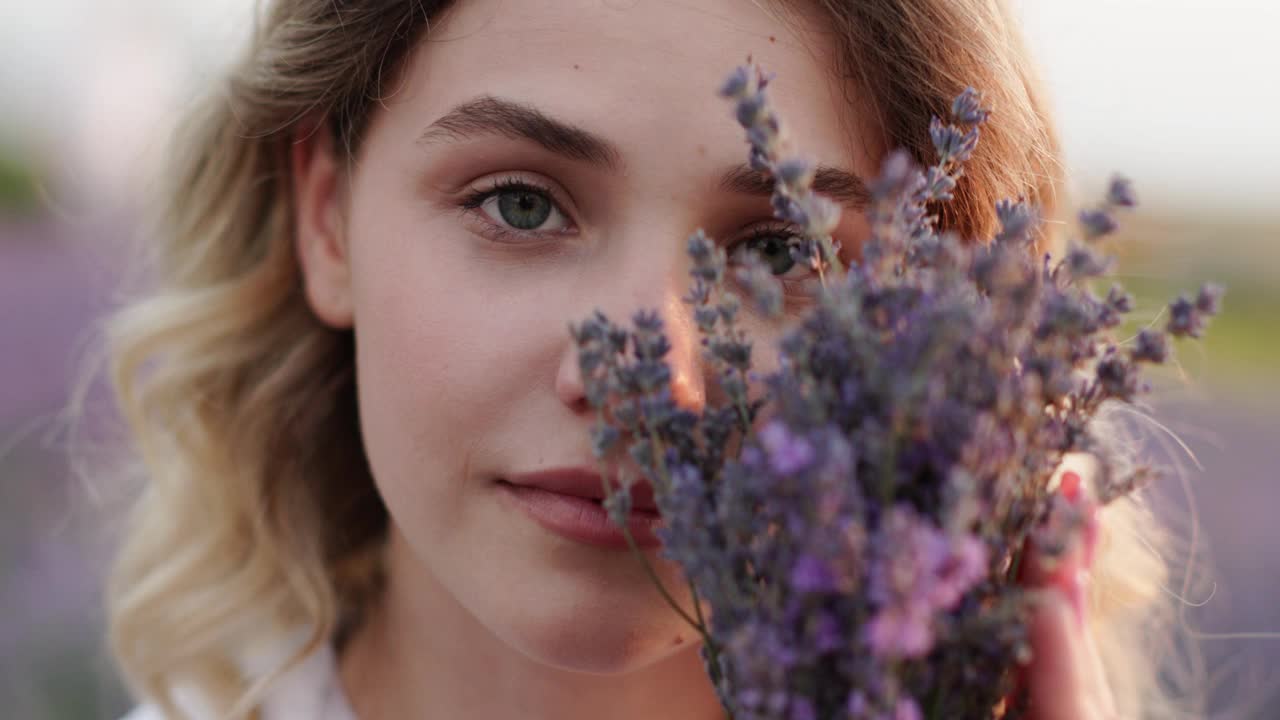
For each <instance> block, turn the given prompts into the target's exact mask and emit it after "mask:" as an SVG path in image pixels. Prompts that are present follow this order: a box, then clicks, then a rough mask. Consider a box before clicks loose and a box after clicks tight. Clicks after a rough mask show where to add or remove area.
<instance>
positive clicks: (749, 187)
mask: <svg viewBox="0 0 1280 720" xmlns="http://www.w3.org/2000/svg"><path fill="white" fill-rule="evenodd" d="M478 135H499V136H502V137H506V138H510V139H512V140H528V141H530V142H533V143H536V144H537V145H540V146H542V147H543V148H544V149H546V150H547V151H549V152H552V153H554V154H556V155H560V156H561V157H565V158H568V159H569V160H574V161H578V162H585V163H587V164H589V165H595V166H598V167H600V168H603V169H605V170H609V171H611V172H618V171H620V170H621V169H622V167H623V162H622V153H621V152H620V151H619V150H618V147H617V146H616V145H614V144H613V143H612V142H610V141H609V140H607V139H605V138H603V137H601V136H599V135H597V134H595V133H593V132H591V131H590V130H586V129H584V128H582V127H579V126H577V125H573V124H572V123H568V122H565V121H563V120H558V119H556V118H554V117H551V116H550V115H548V114H546V113H544V112H542V111H541V110H539V109H537V108H536V107H533V106H532V105H527V104H524V103H520V102H515V101H512V100H506V99H503V98H499V97H495V96H493V95H481V96H479V97H476V98H474V99H472V100H468V101H466V102H464V103H462V104H460V105H458V106H456V107H454V108H453V109H452V110H450V111H449V112H447V113H445V115H444V116H442V117H441V118H440V119H438V120H436V121H435V122H433V123H431V125H429V126H428V127H427V128H426V130H424V131H423V133H422V135H421V136H420V137H419V138H418V144H419V145H433V144H437V143H442V142H457V141H460V140H464V139H466V138H469V137H474V136H478ZM774 185H775V182H774V179H773V178H772V177H770V176H768V175H766V174H764V173H761V172H759V171H756V170H753V169H752V168H751V167H750V166H749V165H747V164H746V163H743V164H740V165H735V166H733V167H730V168H728V169H726V170H725V171H724V172H723V173H721V175H720V180H719V182H718V183H717V187H718V188H720V189H721V190H724V191H727V192H733V193H738V194H742V195H755V196H762V197H769V196H770V195H772V194H773V188H774ZM813 190H814V191H815V192H817V193H820V194H823V195H827V196H828V197H830V198H832V199H833V200H836V201H837V202H840V203H842V204H844V205H850V206H853V207H855V208H863V207H865V206H866V205H867V204H868V202H869V201H870V198H871V193H870V191H869V190H868V189H867V185H866V182H864V181H863V179H862V178H861V177H859V176H858V175H856V174H854V173H852V172H849V171H847V170H841V169H840V168H835V167H830V166H826V165H819V166H818V167H817V169H816V171H815V173H814V179H813Z"/></svg>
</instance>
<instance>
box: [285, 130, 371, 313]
mask: <svg viewBox="0 0 1280 720" xmlns="http://www.w3.org/2000/svg"><path fill="white" fill-rule="evenodd" d="M289 164H290V171H291V173H292V177H293V198H292V200H293V221H294V222H293V226H294V249H295V252H296V253H297V258H298V263H299V270H300V271H301V273H302V279H303V287H304V289H305V292H306V298H307V304H308V305H310V307H311V310H312V312H314V313H315V314H316V317H318V318H319V319H320V321H321V322H323V323H325V324H326V325H329V326H331V327H335V328H339V329H346V328H350V327H351V326H352V324H353V321H354V315H355V313H354V307H353V303H352V297H351V295H352V293H351V264H350V254H349V252H348V250H349V248H348V243H347V236H346V224H345V222H344V216H345V208H344V207H343V193H342V192H341V190H342V186H341V182H342V174H341V169H340V163H339V161H338V158H337V157H336V154H335V152H334V144H333V139H332V137H331V136H330V134H329V130H328V128H327V126H326V124H325V123H323V122H316V123H304V124H302V125H301V126H300V127H299V128H298V130H296V131H295V132H294V134H293V137H292V142H291V144H290V147H289Z"/></svg>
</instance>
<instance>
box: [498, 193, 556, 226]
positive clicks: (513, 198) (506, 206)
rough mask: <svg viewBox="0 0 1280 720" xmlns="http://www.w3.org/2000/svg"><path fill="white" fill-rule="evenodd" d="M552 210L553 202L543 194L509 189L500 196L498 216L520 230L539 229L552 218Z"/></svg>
mask: <svg viewBox="0 0 1280 720" xmlns="http://www.w3.org/2000/svg"><path fill="white" fill-rule="evenodd" d="M551 210H552V206H551V201H550V200H549V199H548V198H547V197H546V196H545V195H542V194H541V193H536V192H530V191H528V190H522V189H508V190H503V191H501V193H500V194H499V195H498V214H499V215H500V216H501V217H502V220H503V221H505V222H506V223H508V224H510V225H511V226H512V227H514V228H516V229H518V230H533V229H535V228H537V227H538V226H539V225H541V224H542V223H544V222H546V221H547V218H549V217H551Z"/></svg>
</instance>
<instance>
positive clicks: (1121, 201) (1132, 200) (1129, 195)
mask: <svg viewBox="0 0 1280 720" xmlns="http://www.w3.org/2000/svg"><path fill="white" fill-rule="evenodd" d="M1107 202H1108V203H1110V204H1112V205H1118V206H1120V207H1133V206H1135V205H1137V204H1138V199H1137V196H1135V195H1134V194H1133V185H1132V184H1131V183H1130V182H1129V179H1128V178H1125V177H1122V176H1120V175H1117V176H1115V177H1113V178H1111V184H1110V186H1108V187H1107Z"/></svg>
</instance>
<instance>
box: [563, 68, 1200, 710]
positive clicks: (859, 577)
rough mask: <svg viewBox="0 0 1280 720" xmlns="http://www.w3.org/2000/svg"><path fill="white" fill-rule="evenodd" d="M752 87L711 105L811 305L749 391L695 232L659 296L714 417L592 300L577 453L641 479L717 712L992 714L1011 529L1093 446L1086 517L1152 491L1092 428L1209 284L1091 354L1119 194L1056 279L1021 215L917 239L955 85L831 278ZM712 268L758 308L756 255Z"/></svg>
mask: <svg viewBox="0 0 1280 720" xmlns="http://www.w3.org/2000/svg"><path fill="white" fill-rule="evenodd" d="M770 79H771V78H770V77H768V76H766V75H765V74H764V73H763V72H762V71H761V70H760V69H759V68H758V67H757V66H754V65H747V66H743V67H739V68H737V69H736V70H735V71H734V72H733V74H732V75H731V76H730V77H729V78H728V80H727V81H726V82H725V84H724V86H723V87H722V88H721V90H720V94H721V95H722V96H723V97H726V98H728V99H730V100H732V101H733V103H734V104H735V110H736V114H737V118H738V121H739V122H740V123H741V125H742V126H743V127H744V128H745V130H746V134H747V139H748V141H749V144H750V162H751V165H752V167H753V168H755V169H756V170H758V171H760V172H762V173H767V174H768V175H770V176H772V177H773V178H775V179H776V181H777V182H776V184H775V187H776V191H775V194H774V196H773V207H774V209H775V211H776V215H777V216H778V217H779V218H781V219H783V220H785V221H788V222H790V223H793V224H794V225H795V226H797V227H798V228H801V230H802V232H801V234H800V235H799V236H798V238H799V242H797V243H796V244H795V246H794V247H793V248H791V250H790V252H791V253H792V259H793V260H794V261H796V262H803V263H807V264H808V265H809V267H812V268H813V269H814V270H816V271H817V273H818V274H819V277H820V278H821V283H820V286H819V287H818V288H817V289H816V291H815V296H816V297H815V303H814V305H813V307H812V308H811V309H810V310H809V311H808V313H807V314H806V315H804V316H803V317H802V318H801V319H800V320H799V321H797V322H795V323H794V325H792V326H790V327H788V328H787V332H786V334H785V335H784V336H783V339H782V341H781V343H780V345H779V348H778V351H779V365H778V370H777V371H776V372H773V373H770V374H769V375H768V376H767V377H764V378H760V377H759V376H758V375H757V374H756V373H755V372H754V371H753V370H752V363H751V354H752V343H751V342H750V340H749V339H748V338H747V337H746V334H745V333H744V331H743V330H742V329H741V328H740V327H739V323H738V314H739V312H740V310H741V303H742V300H741V299H739V298H738V297H737V296H736V295H735V294H733V293H732V292H730V291H729V290H727V289H726V287H725V283H724V278H725V273H726V260H725V252H724V250H723V249H721V248H719V247H717V246H716V245H715V244H714V243H713V242H712V241H711V240H710V239H709V238H707V237H706V236H705V235H704V234H703V233H702V231H701V230H699V231H697V232H695V233H694V234H693V235H692V237H690V238H689V239H688V245H687V249H688V253H689V255H690V257H691V258H692V260H693V270H692V276H693V278H694V286H693V289H692V291H691V293H690V295H689V296H687V297H686V298H685V302H686V303H688V304H690V305H692V309H693V312H694V315H695V318H696V321H697V324H698V327H699V329H700V331H701V333H702V334H703V340H702V343H703V345H704V347H705V351H704V352H705V356H706V358H707V360H708V362H710V363H711V364H712V366H713V367H714V369H715V371H716V374H717V376H718V380H719V384H720V387H721V389H722V390H723V396H724V397H725V398H726V401H725V402H724V403H723V404H720V405H711V404H708V406H707V407H706V408H705V409H704V410H702V412H701V414H698V413H693V412H690V411H688V410H685V409H682V408H679V407H677V406H676V404H675V403H674V402H673V400H672V396H671V393H670V387H669V381H670V369H669V367H668V366H667V364H666V363H665V362H664V360H663V356H664V355H665V354H666V352H667V351H668V349H669V344H668V341H667V339H666V337H665V336H664V335H663V334H662V323H661V321H660V319H659V317H658V315H657V314H656V313H654V312H646V311H642V312H639V313H637V314H636V315H635V316H634V318H633V320H632V322H633V325H634V329H633V330H630V331H628V330H626V329H624V328H622V327H620V326H617V325H615V324H613V323H612V322H611V321H610V320H609V319H608V318H607V317H605V316H604V315H603V314H601V313H600V312H599V311H597V312H596V313H595V314H594V316H593V317H591V318H590V319H588V320H586V321H585V322H583V323H581V324H580V325H578V326H576V327H575V326H573V325H571V326H570V331H571V332H572V334H573V337H574V339H575V341H576V343H577V345H578V349H579V355H578V359H579V365H580V368H581V370H582V374H583V377H584V380H585V383H586V389H587V396H588V399H589V402H590V403H591V405H592V406H593V407H594V408H595V409H596V411H597V418H598V422H597V423H596V425H595V427H594V428H593V431H592V441H593V448H594V452H595V455H596V457H597V458H598V459H599V460H600V462H601V463H602V465H608V464H610V463H612V462H613V461H614V460H616V459H617V458H618V454H619V453H620V452H621V451H622V448H623V446H625V447H626V451H627V453H628V454H629V457H630V459H631V460H632V461H633V462H634V465H635V466H636V467H637V468H638V469H639V471H640V472H641V473H642V474H643V475H644V476H645V477H646V478H647V479H648V480H649V481H650V482H651V483H652V484H653V486H654V492H655V499H656V503H657V505H658V508H659V511H660V514H661V517H662V519H663V525H662V527H661V528H660V529H659V530H658V535H659V537H660V538H661V540H662V542H663V549H662V553H663V555H664V557H667V558H669V559H672V560H674V561H676V562H677V563H678V564H679V565H680V567H681V568H682V570H683V572H684V575H685V577H686V578H687V580H688V581H689V584H690V588H689V591H690V592H691V594H692V597H693V599H694V602H693V608H694V610H693V614H692V615H690V614H689V613H687V612H686V611H684V610H683V609H682V608H681V607H680V606H679V604H677V603H676V602H675V601H674V600H673V598H672V597H671V594H670V591H669V590H668V589H666V588H664V587H662V584H661V583H660V582H659V581H658V580H657V576H656V574H654V573H653V571H652V568H650V567H649V566H648V564H647V560H646V559H645V556H644V555H643V554H642V553H640V552H639V551H638V549H636V546H635V544H634V541H632V549H633V550H634V551H635V553H636V555H637V556H638V557H639V558H640V559H641V561H642V562H644V563H645V567H646V570H648V571H649V573H650V577H651V578H652V579H653V580H654V582H655V583H657V584H658V588H659V590H661V591H662V593H663V595H664V597H666V599H667V601H668V602H669V603H670V604H671V606H672V607H673V608H674V609H675V611H676V612H678V613H680V614H681V615H682V616H683V617H684V618H685V620H686V621H688V622H689V623H690V624H691V625H692V626H693V627H694V628H696V630H697V631H698V632H699V633H700V635H701V637H702V639H703V646H702V653H703V658H704V660H705V665H706V669H707V671H708V673H709V675H710V677H711V679H712V681H713V683H714V684H715V687H716V689H717V692H718V693H719V696H720V699H721V702H722V704H723V705H724V707H725V709H726V711H727V713H728V715H729V716H730V717H731V718H737V719H738V720H749V719H754V718H760V719H765V718H769V719H774V718H778V719H786V720H808V719H816V718H850V719H864V718H865V719H868V720H870V719H872V718H886V719H889V718H893V719H895V720H907V719H910V718H924V717H928V718H957V717H964V718H979V717H991V716H992V715H993V714H998V713H996V711H995V710H994V709H995V708H997V707H998V706H1001V699H1002V698H1004V697H1005V696H1006V695H1007V694H1008V693H1009V691H1010V690H1011V688H1012V684H1011V683H1012V670H1013V668H1014V667H1015V664H1016V661H1017V660H1018V659H1019V658H1020V657H1022V658H1025V656H1026V654H1027V653H1028V651H1029V648H1028V646H1027V639H1026V611H1027V610H1028V608H1029V605H1028V603H1029V602H1030V601H1031V598H1030V595H1029V593H1028V592H1027V591H1025V590H1024V589H1023V588H1022V587H1021V586H1020V585H1019V584H1018V582H1017V581H1018V570H1019V564H1020V562H1021V561H1022V559H1023V554H1024V548H1025V547H1026V544H1027V540H1028V538H1035V540H1036V541H1037V546H1038V547H1042V548H1045V550H1044V552H1046V553H1047V554H1049V555H1052V554H1053V553H1054V552H1055V551H1061V550H1063V549H1065V548H1066V547H1067V545H1068V544H1069V543H1070V542H1072V541H1073V537H1075V535H1076V534H1078V529H1079V527H1080V526H1081V518H1080V517H1079V513H1078V511H1076V510H1075V509H1076V507H1077V506H1075V505H1073V504H1072V503H1070V502H1067V501H1065V500H1064V499H1063V495H1062V494H1057V493H1051V492H1050V491H1049V490H1050V488H1049V483H1050V480H1051V478H1052V476H1053V473H1054V470H1055V468H1056V467H1058V465H1059V464H1060V463H1061V461H1062V459H1063V456H1064V454H1066V453H1068V452H1090V453H1093V454H1094V455H1095V457H1096V459H1097V461H1098V476H1097V478H1096V479H1095V481H1094V483H1095V490H1094V492H1095V493H1096V495H1097V496H1098V497H1097V499H1098V501H1099V502H1100V503H1103V504H1105V503H1107V502H1109V501H1110V500H1112V499H1114V498H1116V497H1119V496H1121V495H1123V494H1125V493H1128V492H1130V491H1132V490H1133V489H1134V488H1136V487H1138V486H1139V485H1141V484H1143V483H1144V482H1146V481H1148V480H1149V479H1150V478H1151V477H1152V476H1153V474H1154V471H1153V470H1152V469H1151V468H1149V467H1139V468H1137V469H1136V470H1124V471H1123V472H1122V471H1121V470H1120V468H1123V467H1126V466H1125V464H1124V463H1120V462H1116V460H1117V459H1118V458H1116V457H1115V456H1113V455H1112V452H1113V451H1112V450H1111V448H1110V447H1109V446H1108V444H1107V443H1106V442H1105V441H1104V439H1103V438H1099V437H1097V436H1095V434H1094V433H1093V432H1092V430H1091V427H1090V419H1091V418H1093V417H1094V416H1095V415H1096V414H1097V413H1098V411H1099V408H1100V407H1101V406H1102V405H1103V404H1104V403H1107V402H1113V401H1114V402H1131V401H1132V400H1133V399H1134V397H1135V395H1136V394H1137V393H1139V392H1142V391H1144V390H1146V389H1147V386H1146V384H1145V383H1144V382H1142V380H1141V377H1140V368H1141V367H1142V365H1144V364H1147V363H1162V362H1164V361H1165V360H1166V358H1167V356H1168V355H1169V353H1170V347H1169V336H1170V335H1172V336H1175V337H1182V336H1191V337H1198V336H1199V335H1200V333H1201V330H1202V329H1203V326H1204V323H1205V320H1206V318H1207V317H1208V316H1210V315H1212V314H1214V313H1216V312H1217V310H1218V306H1219V299H1220V296H1221V292H1222V291H1221V289H1220V288H1218V287H1216V286H1213V285H1206V286H1204V287H1203V288H1202V289H1200V291H1199V294H1198V295H1197V296H1196V297H1195V298H1194V299H1191V298H1187V297H1181V298H1179V299H1177V300H1176V301H1174V302H1173V303H1172V304H1171V305H1170V306H1169V308H1168V310H1169V312H1168V322H1167V325H1166V326H1165V328H1164V329H1163V330H1160V329H1152V328H1147V329H1144V330H1142V331H1141V332H1139V333H1138V335H1137V336H1136V338H1134V339H1133V340H1132V341H1131V342H1129V343H1125V344H1123V345H1121V344H1117V343H1116V342H1114V341H1113V340H1111V339H1110V337H1109V334H1108V331H1109V330H1111V329H1114V328H1116V327H1117V326H1118V325H1119V324H1120V323H1121V322H1122V319H1123V316H1124V315H1125V314H1126V313H1128V312H1130V310H1131V304H1132V301H1131V298H1130V296H1129V295H1127V294H1126V293H1125V292H1124V291H1123V290H1122V289H1121V288H1120V287H1118V286H1114V285H1113V286H1112V287H1111V288H1110V290H1109V292H1108V293H1107V294H1106V296H1105V297H1098V296H1097V295H1095V294H1094V293H1093V292H1092V291H1091V290H1090V288H1089V287H1088V283H1089V281H1091V280H1093V279H1095V278H1098V277H1100V276H1103V275H1105V274H1106V273H1107V272H1108V271H1109V269H1110V267H1111V265H1112V259H1111V258H1110V256H1107V255H1104V254H1103V253H1102V252H1101V249H1100V247H1099V245H1100V243H1099V240H1100V239H1101V238H1103V237H1105V236H1106V235H1108V234H1109V233H1111V232H1112V231H1113V230H1114V229H1115V228H1116V222H1115V219H1114V212H1115V210H1116V209H1117V208H1124V207H1131V206H1133V205H1134V204H1135V200H1134V194H1133V192H1132V190H1131V188H1130V185H1129V184H1128V183H1127V182H1126V181H1125V180H1124V179H1122V178H1116V179H1114V180H1113V182H1112V184H1111V186H1110V189H1109V192H1108V194H1107V197H1106V199H1105V201H1104V202H1103V203H1102V204H1101V205H1099V206H1098V207H1096V208H1093V209H1090V210H1087V211H1085V212H1083V213H1081V215H1080V221H1081V228H1082V233H1081V236H1082V237H1081V238H1080V239H1078V240H1075V241H1072V242H1071V243H1070V244H1069V246H1068V248H1067V250H1066V253H1065V255H1064V257H1063V258H1062V259H1061V260H1060V261H1058V262H1056V263H1053V262H1051V259H1050V257H1049V256H1048V255H1045V256H1044V257H1043V258H1041V257H1036V256H1034V251H1033V250H1032V242H1033V236H1034V233H1035V232H1036V230H1037V228H1038V226H1039V222H1040V218H1039V216H1038V213H1037V210H1036V208H1034V207H1032V206H1030V205H1029V204H1027V203H1025V202H1021V201H1013V200H1006V201H1001V202H1000V203H999V204H998V205H997V207H996V212H997V215H998V218H999V221H1000V223H1001V227H1002V229H1001V230H1000V232H999V234H997V235H996V237H995V238H992V239H990V240H989V241H987V242H968V243H966V242H962V241H961V238H959V237H956V236H955V235H953V234H950V233H945V232H940V231H939V230H938V228H937V215H936V208H937V206H938V204H940V203H944V202H946V201H948V200H950V199H951V198H952V191H953V190H954V188H955V186H956V182H957V179H958V178H960V176H961V172H962V166H963V163H964V162H965V161H966V160H968V159H969V157H970V156H971V155H972V153H973V152H974V149H975V147H976V146H977V143H978V138H979V128H980V126H981V125H982V123H984V122H986V121H987V119H988V115H989V111H988V110H986V109H984V108H982V107H981V104H980V98H979V95H978V93H977V92H975V91H974V90H972V89H967V90H966V91H965V92H964V93H963V94H961V95H960V96H959V97H957V98H956V99H955V101H954V103H953V104H952V107H951V117H950V121H949V122H944V121H943V120H940V119H938V118H934V119H933V121H932V123H931V125H930V134H931V136H932V141H933V145H934V147H935V148H936V150H937V155H938V158H937V162H936V163H935V164H934V165H932V166H931V167H928V168H926V169H923V170H922V169H919V168H917V167H915V166H914V165H913V164H912V162H911V161H910V160H909V158H908V157H907V155H906V154H905V153H902V152H899V153H895V154H892V155H891V156H890V157H889V158H888V159H887V161H886V162H885V163H884V166H883V170H882V172H881V175H880V177H879V178H878V179H877V180H876V181H875V182H874V183H873V185H872V187H871V190H872V203H871V206H870V210H869V220H870V223H871V228H872V233H871V237H870V239H869V241H868V242H867V243H866V245H865V246H864V248H863V254H862V259H861V261H860V262H858V263H854V264H852V266H851V267H850V268H847V269H846V268H843V267H842V266H841V263H840V261H839V258H838V256H837V252H838V250H839V244H838V243H837V242H835V241H833V239H832V238H831V232H832V230H833V229H834V228H835V226H836V223H837V220H838V218H839V208H838V206H837V205H836V204H834V203H833V202H831V201H830V200H828V199H826V198H823V197H820V196H818V195H816V194H814V193H813V192H812V191H811V189H810V186H811V183H812V179H813V173H814V169H813V168H814V165H813V164H812V163H811V162H809V161H807V160H805V159H803V158H801V157H799V156H797V155H795V154H794V152H793V151H792V143H791V140H790V138H789V137H788V135H787V133H786V130H785V127H784V125H783V124H782V122H781V120H780V118H779V117H778V115H777V114H776V112H775V111H774V110H773V109H772V108H771V106H770V104H769V102H768V100H767V97H766V95H765V88H766V86H767V84H768V82H769V81H770ZM735 274H736V277H737V279H738V280H739V281H740V283H741V285H742V286H743V287H745V288H746V289H747V294H748V296H749V302H751V303H753V304H754V307H755V308H756V309H757V311H759V312H761V313H764V314H766V315H768V316H770V317H773V318H778V317H780V316H781V313H782V294H781V291H780V288H779V286H778V284H777V282H776V280H774V279H773V277H772V276H771V273H770V271H769V269H768V266H767V265H766V264H765V263H764V261H763V259H761V258H760V257H758V256H754V255H752V256H748V258H747V260H746V261H745V262H744V263H743V265H742V267H741V268H738V269H736V273H735ZM759 380H763V394H761V395H760V396H759V397H752V396H751V393H750V392H749V389H751V388H752V387H754V386H759V383H758V382H755V381H759ZM602 475H604V476H605V477H606V478H609V477H610V475H609V473H607V472H606V473H602ZM616 477H617V478H618V483H619V484H618V485H616V486H614V485H612V483H611V481H610V480H608V479H606V486H607V487H606V488H605V491H606V494H607V497H606V500H605V505H606V507H607V508H608V509H609V512H610V515H611V517H612V519H613V521H614V522H615V523H617V524H619V525H620V526H621V527H622V528H623V529H624V531H625V530H626V528H627V524H626V518H627V515H628V513H629V512H630V506H631V495H630V487H631V486H632V485H633V484H634V483H635V482H636V480H637V478H636V477H634V476H631V475H627V474H625V473H623V474H622V475H620V476H616ZM1073 512H1074V513H1075V514H1073ZM1073 533H1074V534H1073ZM628 539H631V536H630V535H629V534H628ZM703 605H705V606H706V607H707V608H709V610H710V612H709V616H708V615H704V612H703ZM1000 712H1003V713H1004V716H1005V717H1015V716H1017V715H1018V714H1019V712H1020V709H1019V707H1018V706H1017V703H1015V704H1014V705H1013V706H1004V707H1001V709H1000Z"/></svg>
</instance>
